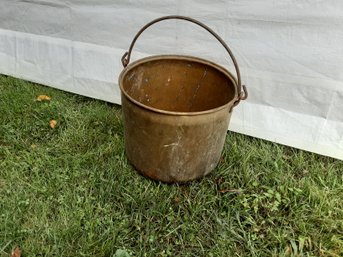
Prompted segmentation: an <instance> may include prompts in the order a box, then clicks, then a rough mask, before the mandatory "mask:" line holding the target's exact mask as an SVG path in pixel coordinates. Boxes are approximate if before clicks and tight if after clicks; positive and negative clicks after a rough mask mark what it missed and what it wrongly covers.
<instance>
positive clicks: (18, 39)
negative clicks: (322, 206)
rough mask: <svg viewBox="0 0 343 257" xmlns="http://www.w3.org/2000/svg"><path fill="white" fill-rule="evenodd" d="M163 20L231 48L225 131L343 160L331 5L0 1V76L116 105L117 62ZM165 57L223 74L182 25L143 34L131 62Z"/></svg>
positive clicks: (339, 36)
mask: <svg viewBox="0 0 343 257" xmlns="http://www.w3.org/2000/svg"><path fill="white" fill-rule="evenodd" d="M171 14H179V15H185V16H190V17H193V18H195V19H198V20H200V21H202V22H204V23H205V24H207V25H208V26H209V27H211V28H212V29H214V30H215V31H216V32H217V33H218V34H219V35H220V36H222V37H223V39H224V40H225V41H226V42H227V43H228V45H229V46H230V47H231V48H232V50H233V52H234V54H235V56H236V58H237V61H238V63H239V65H240V67H241V73H242V81H243V83H244V84H246V85H247V87H248V91H249V98H248V100H246V101H244V102H242V103H241V104H240V105H239V106H238V107H237V108H236V109H235V111H234V115H233V117H232V120H231V123H230V130H233V131H237V132H240V133H244V134H248V135H252V136H255V137H259V138H264V139H267V140H271V141H275V142H278V143H282V144H286V145H290V146H294V147H297V148H301V149H305V150H309V151H312V152H316V153H320V154H324V155H329V156H332V157H335V158H339V159H343V1H341V0H326V1H319V0H309V1H300V0H283V1H274V0H254V1H251V0H240V1H236V0H229V1H223V0H222V1H209V0H202V1H165V0H160V1H157V0H155V1H141V0H137V1H126V0H20V1H19V0H0V73H2V74H8V75H12V76H15V77H19V78H24V79H27V80H31V81H34V82H38V83H42V84H45V85H49V86H52V87H56V88H59V89H63V90H66V91H70V92H74V93H78V94H82V95H86V96H90V97H94V98H98V99H102V100H105V101H110V102H114V103H120V94H119V93H120V91H119V88H118V84H117V78H118V75H119V73H120V71H121V70H122V65H121V62H120V58H121V56H122V55H123V53H124V52H125V51H126V50H127V49H128V47H129V44H130V43H131V40H132V38H133V36H134V35H135V33H136V32H137V31H138V30H139V29H140V28H141V27H142V26H143V25H144V24H146V23H147V22H149V21H151V20H152V19H155V18H157V17H160V16H164V15H171ZM168 53H169V54H171V53H172V54H173V53H175V54H188V55H195V56H199V57H203V58H206V59H210V60H212V61H214V62H217V63H220V64H221V65H223V66H225V67H227V68H228V69H230V70H231V71H233V66H232V64H231V62H230V58H229V56H228V55H227V54H226V52H225V51H224V49H223V48H222V47H221V45H220V44H219V43H218V42H216V40H215V39H214V38H213V37H212V36H211V35H209V34H208V33H207V32H206V31H205V30H202V29H201V28H198V27H197V26H195V25H194V24H191V23H187V22H185V21H163V22H161V23H159V24H156V25H154V26H153V27H152V28H149V29H148V30H147V31H146V32H144V33H143V34H142V37H141V38H139V40H138V42H137V44H136V47H135V49H134V51H133V56H132V60H137V59H139V58H141V57H143V56H147V55H155V54H168ZM242 147H244V146H242Z"/></svg>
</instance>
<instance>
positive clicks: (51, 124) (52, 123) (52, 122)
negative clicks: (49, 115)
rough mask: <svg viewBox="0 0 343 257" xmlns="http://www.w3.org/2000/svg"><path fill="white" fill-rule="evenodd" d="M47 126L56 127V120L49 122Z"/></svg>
mask: <svg viewBox="0 0 343 257" xmlns="http://www.w3.org/2000/svg"><path fill="white" fill-rule="evenodd" d="M49 125H50V128H55V127H56V125H57V121H56V120H51V121H50V122H49Z"/></svg>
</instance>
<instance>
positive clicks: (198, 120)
mask: <svg viewBox="0 0 343 257" xmlns="http://www.w3.org/2000/svg"><path fill="white" fill-rule="evenodd" d="M120 87H121V90H122V107H123V114H124V126H125V127H124V131H125V149H126V154H127V156H128V158H129V160H130V161H131V163H132V164H133V165H134V167H135V168H136V169H137V170H139V171H140V172H141V173H142V174H144V175H146V176H148V177H150V178H153V179H155V180H160V181H164V182H186V181H189V180H193V179H196V178H199V177H202V176H204V175H206V174H208V173H209V172H210V171H211V170H213V169H214V168H215V167H216V165H217V163H218V160H219V158H220V154H221V151H222V148H223V145H224V140H225V136H226V131H227V128H228V124H229V120H230V116H231V113H230V108H231V106H232V105H233V104H234V101H235V100H236V99H237V88H236V82H235V79H234V78H233V77H232V75H231V74H230V73H229V72H228V71H226V70H225V69H223V68H221V67H220V66H218V65H215V64H213V63H210V62H208V61H205V60H202V59H199V58H195V57H187V56H154V57H148V58H145V59H141V60H139V61H137V62H134V63H132V64H130V65H129V66H127V68H126V69H125V70H124V71H123V72H122V74H121V75H120Z"/></svg>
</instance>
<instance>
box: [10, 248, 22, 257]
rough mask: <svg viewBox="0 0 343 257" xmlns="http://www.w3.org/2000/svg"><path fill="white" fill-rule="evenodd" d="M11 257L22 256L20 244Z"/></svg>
mask: <svg viewBox="0 0 343 257" xmlns="http://www.w3.org/2000/svg"><path fill="white" fill-rule="evenodd" d="M11 257H21V250H20V248H19V247H18V246H17V247H16V248H15V249H14V250H13V251H12V253H11Z"/></svg>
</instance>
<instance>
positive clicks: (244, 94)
mask: <svg viewBox="0 0 343 257" xmlns="http://www.w3.org/2000/svg"><path fill="white" fill-rule="evenodd" d="M170 19H177V20H186V21H190V22H192V23H195V24H197V25H199V26H200V27H202V28H204V29H205V30H207V31H208V32H209V33H211V34H212V35H213V36H214V37H215V38H216V39H217V40H218V41H219V42H220V43H221V44H222V46H223V47H224V48H225V50H226V51H227V52H228V54H229V55H230V57H231V60H232V62H233V64H234V66H235V69H236V74H237V87H238V99H237V101H236V102H235V103H234V106H236V105H237V104H238V103H239V102H240V100H245V99H246V98H247V97H248V92H247V89H246V87H245V85H242V84H241V73H240V71H239V67H238V63H237V61H236V58H235V56H234V55H233V53H232V51H231V49H230V48H229V47H228V45H227V44H226V43H225V42H224V40H223V39H222V38H221V37H219V36H218V34H217V33H215V32H214V31H213V30H212V29H211V28H209V27H208V26H207V25H205V24H203V23H202V22H200V21H197V20H195V19H193V18H189V17H186V16H180V15H170V16H163V17H160V18H157V19H155V20H152V21H150V22H149V23H147V24H146V25H145V26H144V27H142V28H141V29H140V30H139V31H138V32H137V34H136V36H135V37H134V38H133V40H132V42H131V45H130V48H129V50H128V51H127V52H125V54H124V55H123V57H122V58H121V62H122V64H123V66H124V67H126V66H127V65H128V64H129V63H130V58H131V52H132V49H133V47H134V45H135V43H136V41H137V39H138V37H139V36H140V35H141V34H142V33H143V31H144V30H146V29H147V28H148V27H150V26H151V25H153V24H155V23H157V22H160V21H163V20H170ZM242 88H243V91H242ZM234 106H233V107H234Z"/></svg>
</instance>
